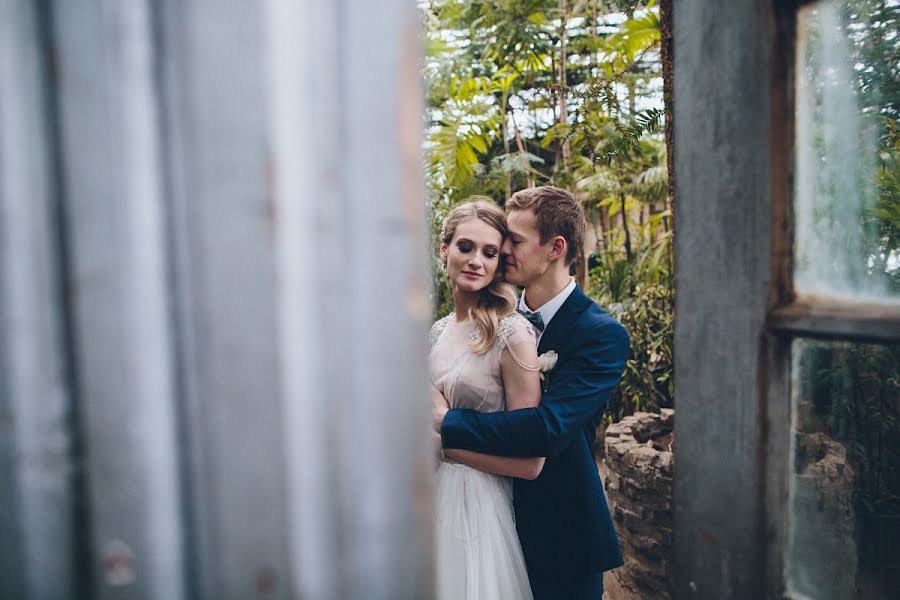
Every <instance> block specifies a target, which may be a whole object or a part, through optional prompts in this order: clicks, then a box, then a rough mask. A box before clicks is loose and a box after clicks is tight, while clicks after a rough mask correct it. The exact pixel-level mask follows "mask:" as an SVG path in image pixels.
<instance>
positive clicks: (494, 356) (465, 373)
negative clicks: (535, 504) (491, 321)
mask: <svg viewBox="0 0 900 600" xmlns="http://www.w3.org/2000/svg"><path fill="white" fill-rule="evenodd" d="M474 336H475V324H474V323H473V322H472V320H471V319H470V320H468V321H465V322H462V323H457V322H456V321H455V320H454V318H453V315H448V316H446V317H444V318H443V319H441V320H439V321H437V322H436V323H435V324H434V325H433V326H432V328H431V336H430V341H431V356H430V363H431V378H432V382H433V383H434V385H435V387H437V388H438V389H439V390H441V391H442V392H443V393H444V396H445V397H446V398H447V401H448V402H449V403H450V408H471V409H475V410H478V411H482V412H495V411H499V410H504V409H505V408H506V402H505V398H504V393H503V379H502V377H501V373H500V356H501V353H502V352H512V350H511V349H510V343H511V342H512V341H514V342H516V343H518V342H519V340H520V339H528V340H530V342H531V343H532V344H534V343H535V335H534V330H533V329H532V327H531V324H530V323H529V322H528V321H527V320H525V318H524V317H522V315H520V314H518V313H513V314H512V315H509V316H507V317H504V318H503V319H501V321H500V324H499V327H498V336H497V341H496V342H495V344H494V347H493V348H491V349H490V350H489V351H488V352H486V353H484V354H473V353H472V352H471V351H470V349H469V343H470V342H471V340H472V339H473V337H474ZM513 358H514V359H515V360H516V361H517V362H519V361H518V358H517V357H516V356H515V355H514V354H513ZM435 520H436V523H435V542H436V559H437V591H438V594H437V597H438V600H519V599H527V600H531V599H532V595H531V587H530V586H529V583H528V573H527V571H526V569H525V560H524V558H523V556H522V547H521V545H520V543H519V537H518V535H517V534H516V523H515V516H514V513H513V506H512V480H511V479H509V478H508V477H502V476H499V475H489V474H487V473H483V472H481V471H478V470H475V469H472V468H470V467H467V466H465V465H461V464H459V463H455V462H453V461H451V460H449V459H445V460H443V461H441V462H440V463H439V464H438V467H437V471H436V472H435Z"/></svg>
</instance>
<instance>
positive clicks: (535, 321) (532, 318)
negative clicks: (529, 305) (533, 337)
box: [516, 308, 544, 331]
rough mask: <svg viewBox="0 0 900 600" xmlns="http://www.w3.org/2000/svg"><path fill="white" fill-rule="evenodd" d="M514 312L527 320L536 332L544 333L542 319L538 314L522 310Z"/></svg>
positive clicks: (518, 309)
mask: <svg viewBox="0 0 900 600" xmlns="http://www.w3.org/2000/svg"><path fill="white" fill-rule="evenodd" d="M516 312H518V313H519V314H520V315H522V316H523V317H525V318H526V319H528V322H529V323H531V324H532V325H534V327H535V329H537V330H538V331H544V317H542V316H541V313H539V312H531V311H530V310H522V309H521V308H517V309H516Z"/></svg>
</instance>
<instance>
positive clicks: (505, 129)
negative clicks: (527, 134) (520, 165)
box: [500, 91, 512, 201]
mask: <svg viewBox="0 0 900 600" xmlns="http://www.w3.org/2000/svg"><path fill="white" fill-rule="evenodd" d="M507 121H509V98H508V97H507V92H506V91H504V92H503V120H502V121H501V122H500V134H501V135H502V136H503V153H504V154H505V155H506V160H509V124H508V123H507ZM510 196H512V176H511V175H510V174H509V171H507V172H506V198H504V201H505V200H509V197H510Z"/></svg>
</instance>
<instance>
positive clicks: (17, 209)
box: [0, 0, 75, 599]
mask: <svg viewBox="0 0 900 600" xmlns="http://www.w3.org/2000/svg"><path fill="white" fill-rule="evenodd" d="M43 56H44V52H43V49H42V46H41V38H40V34H39V25H38V14H37V13H36V9H35V3H33V2H27V1H25V0H0V332H2V333H0V507H2V508H0V573H2V576H0V598H29V597H31V598H42V599H44V598H46V599H66V598H70V597H71V594H72V593H73V591H74V588H75V574H74V573H73V561H72V550H73V547H74V543H73V539H74V530H75V523H74V520H73V500H72V483H71V481H72V480H71V474H72V459H71V456H70V448H71V437H70V434H69V430H68V427H67V426H68V416H69V415H68V411H69V407H70V404H69V390H68V384H67V381H66V373H65V351H64V345H63V343H62V328H61V302H60V294H59V280H58V273H59V268H58V263H57V262H56V261H57V253H56V252H57V239H56V228H55V222H54V208H53V206H54V201H55V199H54V194H55V188H54V184H53V179H52V174H53V168H52V154H53V152H52V149H51V143H52V142H51V133H50V129H51V125H50V123H48V122H47V120H46V115H47V112H46V111H47V102H46V100H45V86H46V70H45V65H44V64H43V61H42V59H43Z"/></svg>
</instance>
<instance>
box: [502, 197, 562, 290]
mask: <svg viewBox="0 0 900 600" xmlns="http://www.w3.org/2000/svg"><path fill="white" fill-rule="evenodd" d="M506 222H507V227H508V228H509V236H508V237H507V238H506V241H505V242H503V248H502V252H503V256H504V257H505V258H506V267H505V270H504V275H505V277H506V281H508V282H509V283H512V284H515V285H522V286H525V287H528V286H529V285H530V284H531V283H532V282H534V281H535V280H537V279H538V278H539V277H540V276H541V275H543V274H544V273H546V272H547V268H548V267H549V266H550V252H551V249H552V244H550V243H549V242H548V243H547V244H541V235H540V233H539V232H538V229H537V218H536V217H535V216H534V212H532V211H531V210H529V209H525V210H511V211H510V212H509V214H508V215H507V217H506Z"/></svg>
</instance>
